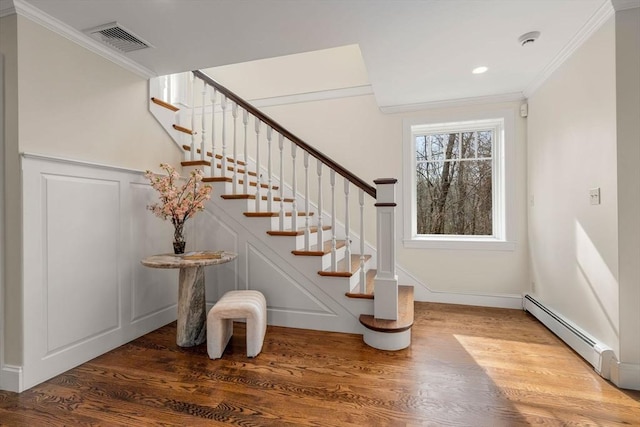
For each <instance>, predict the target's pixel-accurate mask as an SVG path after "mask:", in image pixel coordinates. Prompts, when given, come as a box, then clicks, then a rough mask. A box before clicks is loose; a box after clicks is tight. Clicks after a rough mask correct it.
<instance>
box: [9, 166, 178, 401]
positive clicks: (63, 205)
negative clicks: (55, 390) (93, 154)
mask: <svg viewBox="0 0 640 427" xmlns="http://www.w3.org/2000/svg"><path fill="white" fill-rule="evenodd" d="M22 171H23V189H22V196H23V212H24V214H23V238H24V247H23V264H24V267H23V281H24V282H23V289H24V291H23V292H24V300H23V301H24V307H23V313H24V319H23V323H24V360H23V365H22V366H21V367H20V371H19V373H20V376H21V383H20V384H19V387H20V391H22V390H24V389H27V388H29V387H32V386H33V385H35V384H38V383H40V382H42V381H44V380H46V379H48V378H51V377H53V376H55V375H57V374H59V373H61V372H64V371H66V370H68V369H70V368H72V367H74V366H77V365H79V364H81V363H84V362H86V361H88V360H90V359H92V358H94V357H96V356H99V355H100V354H103V353H105V352H107V351H109V350H111V349H113V348H115V347H118V346H120V345H122V344H124V343H126V342H128V341H130V340H131V339H134V338H137V337H139V336H141V335H143V334H145V333H148V332H150V331H152V330H154V329H157V328H158V327H160V326H163V325H165V324H166V323H168V322H171V321H173V320H175V318H176V310H175V305H176V301H177V275H176V274H172V272H171V271H169V270H161V269H158V270H157V271H153V270H155V269H149V268H146V267H144V266H142V265H141V264H140V259H141V258H143V257H145V256H149V255H152V254H155V253H160V252H163V249H166V248H164V244H166V241H169V242H170V241H171V238H172V236H171V231H170V230H169V233H167V229H166V223H165V222H163V221H161V220H158V219H157V218H155V217H154V216H153V215H152V214H151V213H150V212H149V211H148V210H147V209H146V204H147V203H148V201H149V200H150V198H151V197H152V190H151V189H150V187H149V186H148V185H147V183H146V180H145V178H144V177H143V175H142V173H141V172H138V171H131V170H125V169H120V168H111V167H105V166H103V165H92V164H83V163H82V162H76V161H66V160H64V159H50V158H46V157H42V156H34V155H23V156H22ZM165 240H166V241H165ZM164 252H166V250H164ZM14 376H15V375H14ZM12 382H15V381H12Z"/></svg>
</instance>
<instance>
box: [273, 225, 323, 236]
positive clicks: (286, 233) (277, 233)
mask: <svg viewBox="0 0 640 427" xmlns="http://www.w3.org/2000/svg"><path fill="white" fill-rule="evenodd" d="M322 229H323V230H331V226H330V225H323V226H322ZM304 231H305V229H304V227H302V228H299V229H297V230H269V231H267V234H268V235H269V236H304ZM309 232H310V233H317V232H318V227H317V226H315V225H314V226H313V227H309Z"/></svg>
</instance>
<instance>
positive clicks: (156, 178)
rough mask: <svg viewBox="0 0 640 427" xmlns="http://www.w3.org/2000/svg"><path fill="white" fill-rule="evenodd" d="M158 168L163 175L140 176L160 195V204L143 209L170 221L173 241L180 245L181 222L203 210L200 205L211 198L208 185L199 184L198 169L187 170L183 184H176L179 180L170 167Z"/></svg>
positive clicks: (148, 173)
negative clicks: (186, 177)
mask: <svg viewBox="0 0 640 427" xmlns="http://www.w3.org/2000/svg"><path fill="white" fill-rule="evenodd" d="M160 168H162V169H163V170H164V171H166V172H167V175H165V176H162V175H156V174H154V173H153V172H151V171H146V172H145V174H144V176H145V177H146V178H147V179H148V180H149V181H150V182H151V187H153V188H154V189H155V190H156V191H157V192H158V193H159V194H160V202H159V203H154V204H151V205H149V206H147V208H148V209H149V210H150V211H151V212H153V213H154V214H155V215H156V216H158V217H159V218H162V219H165V220H166V219H169V220H171V223H172V224H173V226H174V242H184V236H183V227H184V223H185V221H186V220H187V219H189V218H191V217H193V216H194V215H195V214H196V213H197V212H199V211H201V210H203V209H204V202H205V201H207V200H209V199H210V198H211V186H209V185H203V184H202V183H201V181H202V171H200V170H199V169H197V170H194V171H191V173H190V175H189V179H188V180H187V182H186V183H184V184H182V185H179V184H180V181H181V180H182V178H181V177H180V174H178V172H176V170H175V169H174V168H173V167H172V166H171V165H169V164H167V163H161V164H160Z"/></svg>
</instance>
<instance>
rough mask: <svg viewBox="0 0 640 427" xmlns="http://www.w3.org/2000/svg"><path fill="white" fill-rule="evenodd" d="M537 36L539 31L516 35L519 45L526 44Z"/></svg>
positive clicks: (536, 38)
mask: <svg viewBox="0 0 640 427" xmlns="http://www.w3.org/2000/svg"><path fill="white" fill-rule="evenodd" d="M538 37H540V31H531V32H530V33H526V34H523V35H521V36H520V37H518V41H519V42H520V45H522V46H526V45H528V44H531V43H533V42H535V41H536V40H538Z"/></svg>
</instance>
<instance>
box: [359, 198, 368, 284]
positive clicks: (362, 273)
mask: <svg viewBox="0 0 640 427" xmlns="http://www.w3.org/2000/svg"><path fill="white" fill-rule="evenodd" d="M358 196H359V199H360V200H359V202H360V293H362V294H364V293H365V292H366V291H367V274H366V272H365V271H364V190H363V189H360V192H359V194H358Z"/></svg>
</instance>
